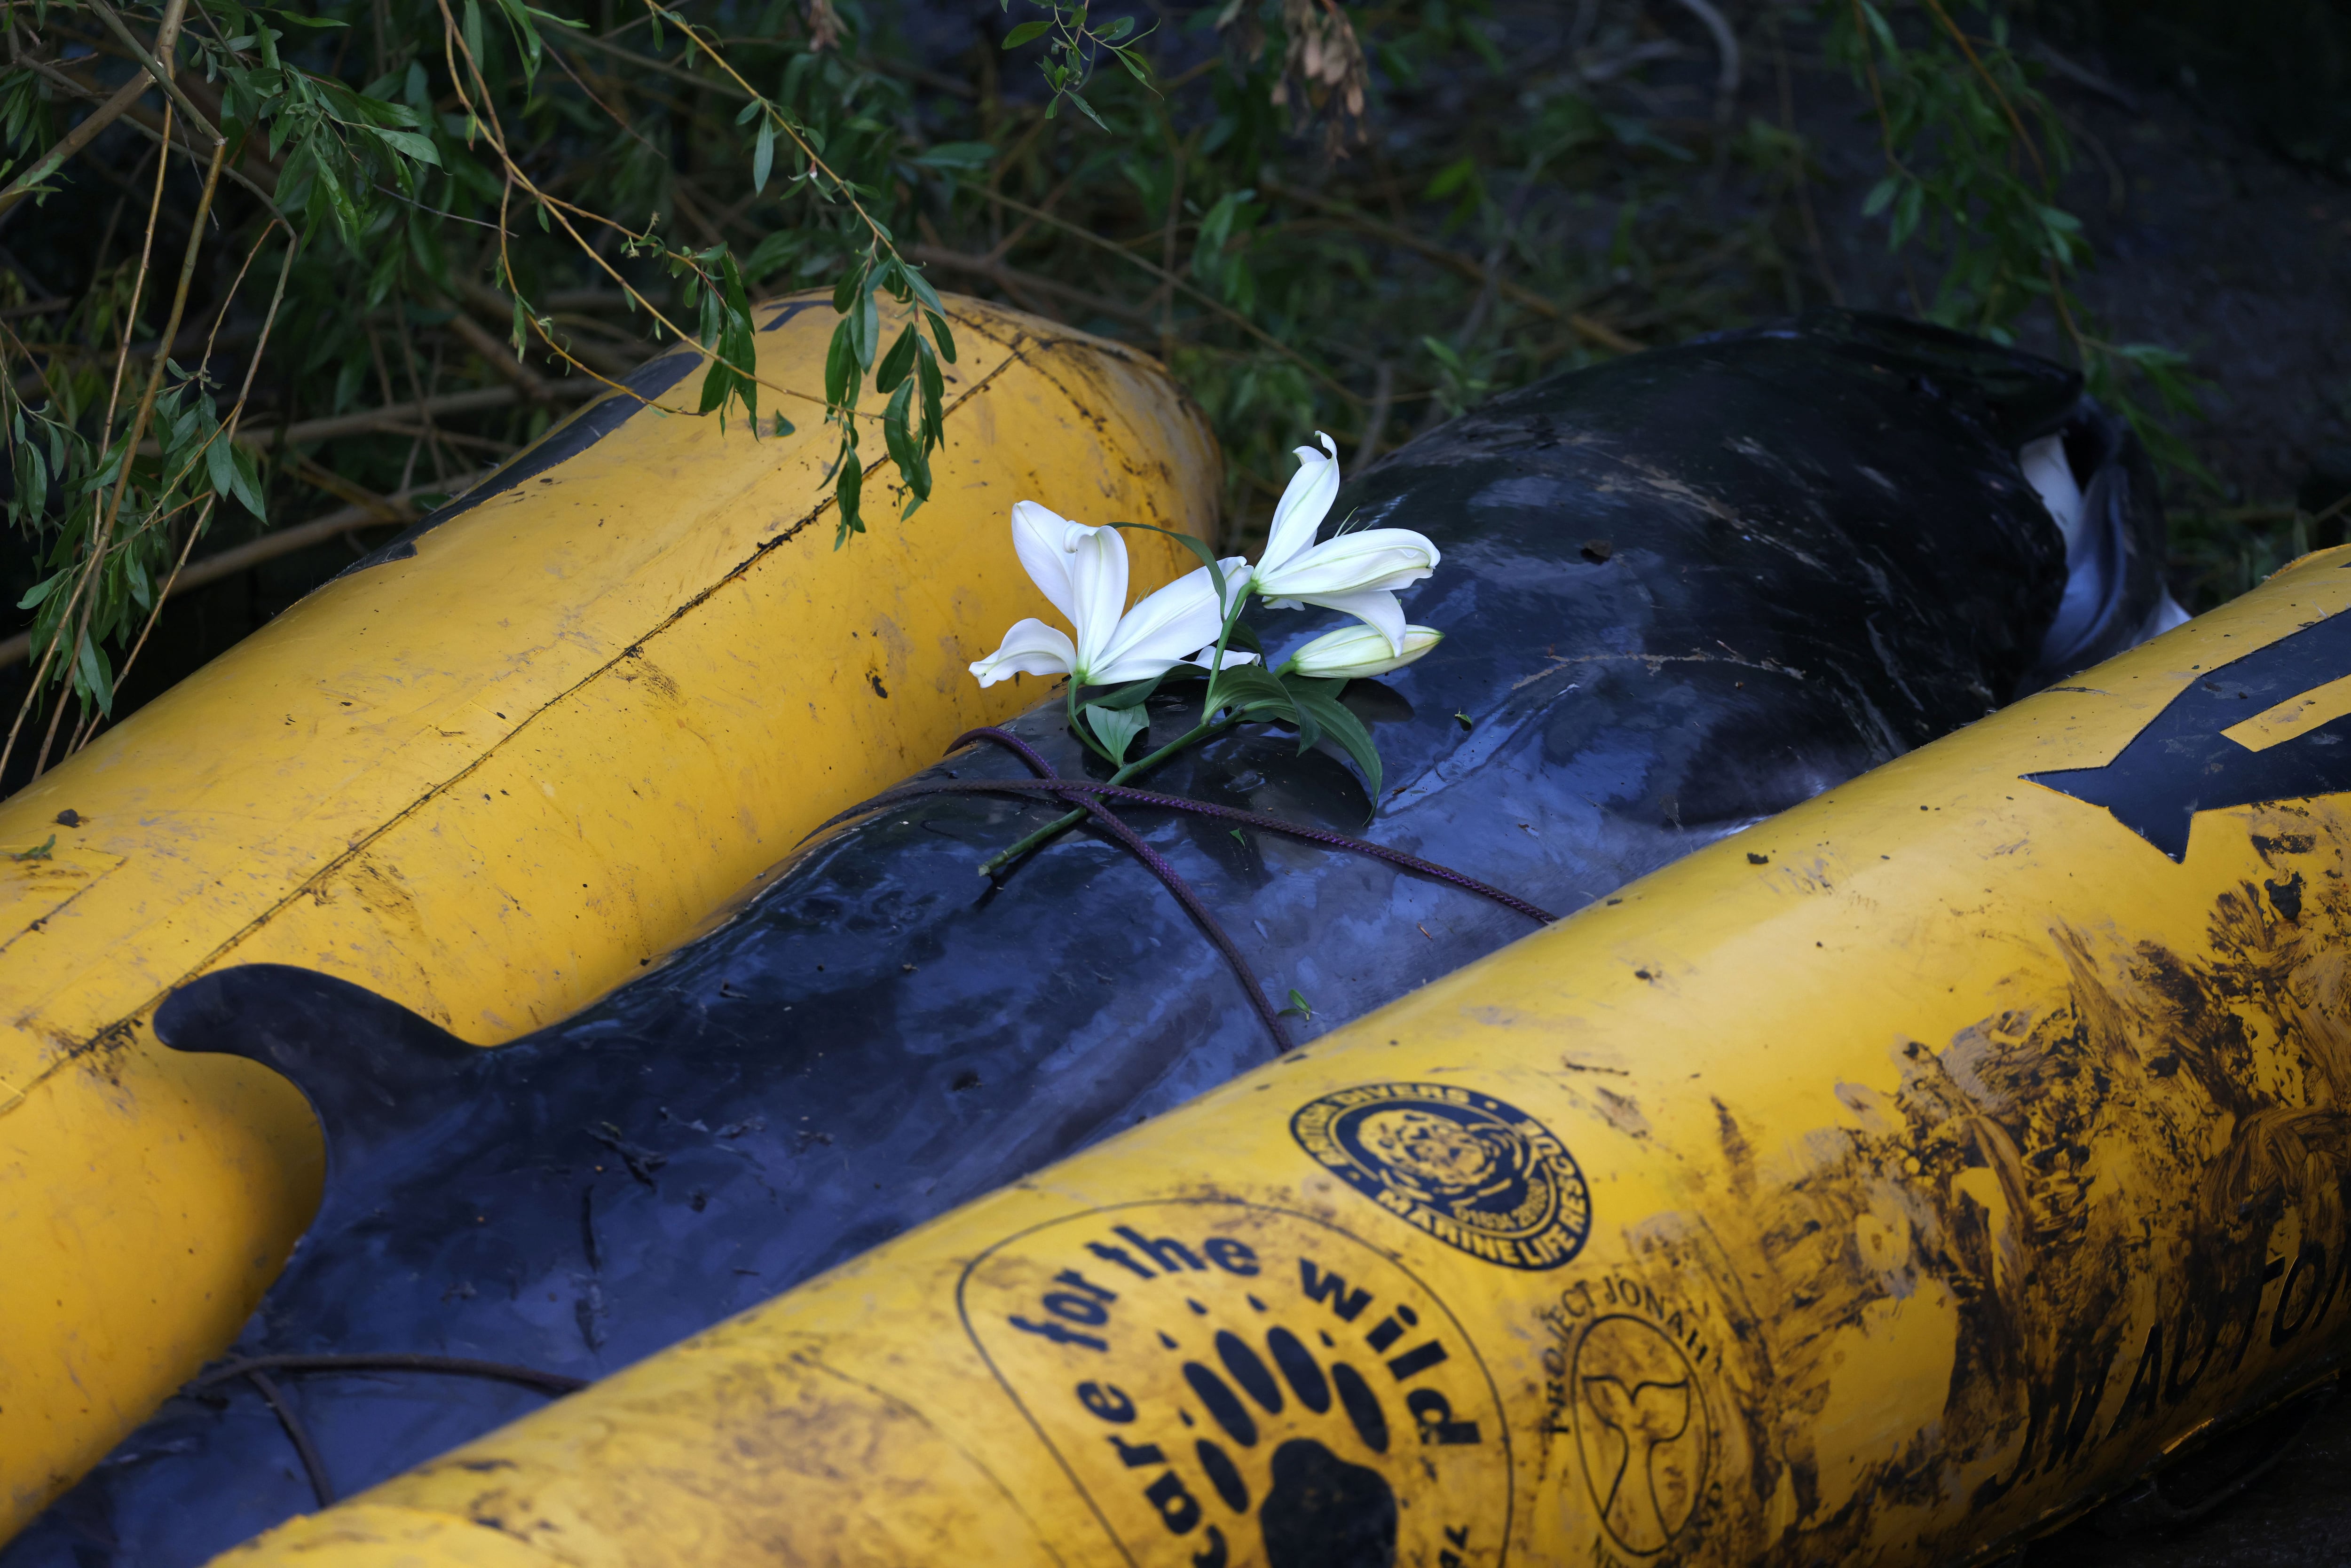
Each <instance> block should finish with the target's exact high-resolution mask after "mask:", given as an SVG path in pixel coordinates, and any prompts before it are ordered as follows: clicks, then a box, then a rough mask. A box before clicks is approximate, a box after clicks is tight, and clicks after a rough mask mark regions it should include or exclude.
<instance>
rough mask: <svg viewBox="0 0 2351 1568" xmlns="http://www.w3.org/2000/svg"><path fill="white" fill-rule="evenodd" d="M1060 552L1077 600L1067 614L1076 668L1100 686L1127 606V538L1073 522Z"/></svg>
mask: <svg viewBox="0 0 2351 1568" xmlns="http://www.w3.org/2000/svg"><path fill="white" fill-rule="evenodd" d="M1063 549H1065V550H1066V551H1067V552H1068V555H1067V559H1068V560H1069V563H1070V585H1071V592H1072V594H1073V596H1074V598H1075V603H1074V604H1073V605H1072V607H1071V610H1070V612H1069V616H1070V625H1071V628H1072V629H1074V630H1075V631H1076V632H1077V634H1078V661H1077V666H1078V669H1079V670H1080V671H1081V673H1082V674H1084V675H1085V676H1086V678H1087V680H1088V682H1089V684H1099V683H1098V680H1097V677H1098V674H1099V672H1098V671H1097V669H1096V666H1097V665H1098V664H1102V663H1103V662H1104V660H1103V655H1104V654H1105V653H1108V652H1109V651H1110V648H1111V645H1112V644H1113V643H1116V642H1117V641H1118V640H1119V615H1120V612H1122V611H1123V610H1125V608H1126V540H1125V539H1124V538H1122V537H1121V536H1120V534H1119V531H1118V530H1117V529H1116V528H1086V527H1084V526H1083V525H1082V524H1079V523H1071V525H1070V526H1069V528H1068V529H1067V531H1066V534H1065V543H1064V545H1063ZM1211 592H1212V593H1213V590H1211Z"/></svg>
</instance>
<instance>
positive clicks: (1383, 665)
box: [1282, 622, 1445, 681]
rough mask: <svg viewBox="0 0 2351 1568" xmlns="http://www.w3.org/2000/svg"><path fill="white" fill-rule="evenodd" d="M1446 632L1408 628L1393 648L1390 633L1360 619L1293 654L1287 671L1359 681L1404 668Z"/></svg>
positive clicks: (1426, 628)
mask: <svg viewBox="0 0 2351 1568" xmlns="http://www.w3.org/2000/svg"><path fill="white" fill-rule="evenodd" d="M1443 641H1445V633H1444V632H1439V631H1437V630H1436V629H1435V628H1434V627H1429V626H1407V627H1405V629H1404V639H1403V643H1402V646H1401V648H1400V649H1399V648H1395V647H1391V646H1390V645H1389V643H1388V637H1387V633H1386V632H1383V631H1381V630H1380V629H1379V628H1378V627H1376V626H1367V625H1364V624H1362V623H1360V622H1358V623H1357V624H1355V625H1353V626H1342V627H1340V628H1339V630H1337V631H1336V632H1324V633H1323V634H1322V636H1320V637H1317V638H1315V639H1314V641H1312V642H1311V643H1307V644H1306V646H1304V647H1303V648H1301V649H1299V650H1298V652H1296V653H1292V654H1290V659H1289V662H1288V663H1287V664H1283V665H1282V668H1283V670H1285V671H1286V672H1288V673H1289V674H1293V675H1305V676H1307V677H1309V678H1311V679H1314V680H1342V681H1347V680H1357V679H1361V678H1363V677H1365V676H1369V675H1384V674H1387V673H1388V672H1389V671H1390V670H1400V669H1402V668H1404V666H1405V665H1406V664H1411V663H1412V662H1413V661H1414V660H1415V659H1417V658H1419V657H1420V656H1421V655H1422V654H1423V653H1427V652H1428V651H1429V650H1430V649H1431V648H1434V647H1436V646H1437V644H1438V643H1442V642H1443Z"/></svg>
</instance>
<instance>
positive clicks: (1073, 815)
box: [979, 718, 1239, 876]
mask: <svg viewBox="0 0 2351 1568" xmlns="http://www.w3.org/2000/svg"><path fill="white" fill-rule="evenodd" d="M1238 722H1239V720H1238V719H1237V718H1228V719H1224V720H1222V721H1219V722H1213V723H1202V724H1198V725H1195V726H1194V727H1192V729H1191V730H1190V732H1189V733H1187V734H1185V735H1181V736H1178V737H1176V738H1175V739H1174V740H1171V741H1169V742H1168V743H1167V744H1166V745H1165V746H1163V747H1160V748H1159V749H1158V750H1156V751H1155V752H1153V753H1152V754H1151V755H1150V756H1148V757H1144V758H1137V759H1135V760H1134V761H1133V762H1130V763H1128V764H1127V765H1126V766H1125V767H1123V768H1120V769H1119V770H1118V771H1117V772H1115V773H1113V774H1112V775H1111V776H1110V781H1111V782H1112V783H1113V784H1123V783H1125V782H1126V781H1127V780H1128V779H1132V778H1134V776H1135V775H1136V774H1138V773H1141V772H1143V771H1144V769H1145V768H1156V767H1157V766H1158V765H1159V764H1161V763H1162V762H1165V761H1166V760H1167V759H1168V758H1171V757H1173V756H1175V754H1176V753H1177V752H1179V751H1181V750H1183V749H1184V748H1185V747H1187V746H1193V745H1196V744H1198V743H1199V742H1201V741H1203V740H1206V739H1207V738H1208V737H1210V736H1212V735H1216V734H1217V733H1219V732H1220V731H1223V730H1228V729H1230V728H1231V727H1233V726H1234V725H1235V724H1238ZM1085 819H1086V810H1085V808H1084V807H1082V806H1080V807H1078V808H1077V809H1075V810H1071V811H1070V812H1068V813H1066V814H1065V815H1062V816H1060V817H1056V818H1055V819H1054V820H1053V821H1050V822H1048V823H1046V824H1045V825H1044V826H1043V827H1041V828H1040V829H1038V830H1037V831H1035V832H1033V833H1030V834H1029V836H1028V837H1027V838H1025V839H1022V840H1021V841H1019V842H1018V843H1016V844H1014V845H1012V846H1011V847H1010V848H1008V849H1003V850H998V852H996V853H994V854H992V855H990V856H988V857H987V859H986V860H984V861H982V862H979V874H980V875H982V876H994V875H995V874H996V873H998V872H999V871H1001V870H1003V869H1004V868H1005V867H1006V866H1008V865H1009V864H1011V863H1012V862H1014V861H1017V860H1019V858H1020V857H1021V856H1022V855H1025V854H1027V853H1028V852H1029V851H1030V850H1033V849H1035V848H1036V847H1037V846H1038V845H1039V844H1041V843H1043V842H1044V841H1046V840H1048V839H1050V838H1051V837H1052V836H1053V835H1054V834H1056V833H1059V832H1062V831H1066V830H1068V829H1071V828H1073V827H1076V826H1077V825H1078V824H1079V823H1080V822H1082V821H1085Z"/></svg>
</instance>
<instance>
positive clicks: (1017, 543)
mask: <svg viewBox="0 0 2351 1568" xmlns="http://www.w3.org/2000/svg"><path fill="white" fill-rule="evenodd" d="M1076 526H1077V525H1076V524H1074V523H1072V522H1071V521H1070V519H1069V518H1067V517H1062V516H1061V515H1060V514H1059V513H1057V512H1054V511H1052V510H1050V509H1049V508H1047V507H1040V506H1039V505H1038V504H1037V503H1036V502H1034V501H1015V502H1014V503H1012V550H1013V553H1014V554H1015V555H1017V556H1019V558H1020V565H1021V568H1022V570H1025V571H1027V572H1028V573H1029V580H1030V581H1032V582H1034V583H1035V584H1036V585H1037V587H1038V589H1039V590H1040V591H1041V592H1043V594H1044V595H1045V598H1046V600H1047V601H1049V602H1050V604H1051V605H1052V606H1053V608H1054V609H1056V610H1058V611H1060V612H1061V618H1062V619H1063V620H1065V621H1067V622H1070V624H1071V625H1072V626H1074V625H1076V624H1077V622H1078V592H1077V585H1076V584H1075V583H1073V582H1072V581H1071V580H1070V567H1071V560H1070V551H1069V534H1070V530H1071V528H1075V527H1076Z"/></svg>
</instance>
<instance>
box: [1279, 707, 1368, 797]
mask: <svg viewBox="0 0 2351 1568" xmlns="http://www.w3.org/2000/svg"><path fill="white" fill-rule="evenodd" d="M1337 684H1338V683H1337V682H1306V681H1293V682H1292V683H1291V684H1290V700H1291V702H1292V703H1293V704H1295V705H1296V707H1297V710H1298V714H1299V716H1300V718H1301V721H1302V720H1305V719H1310V718H1311V719H1312V720H1313V721H1314V723H1315V725H1316V726H1317V727H1319V728H1320V729H1321V731H1322V737H1327V738H1329V739H1331V740H1333V741H1336V742H1337V743H1338V744H1339V747H1340V749H1342V750H1343V751H1344V752H1346V754H1347V755H1348V756H1349V757H1350V758H1353V759H1354V763H1355V766H1356V767H1357V768H1362V769H1363V772H1364V784H1365V785H1366V786H1367V787H1368V788H1369V789H1371V792H1372V805H1373V808H1374V810H1377V808H1378V806H1379V800H1380V784H1381V780H1382V776H1381V772H1380V751H1379V747H1376V746H1374V745H1373V744H1372V735H1371V731H1369V730H1367V729H1365V728H1364V723H1363V720H1361V719H1359V718H1357V717H1356V716H1354V715H1353V714H1352V713H1349V712H1348V711H1347V709H1346V707H1345V706H1343V704H1341V703H1340V701H1339V699H1338V698H1337V697H1336V696H1335V695H1332V693H1330V692H1329V691H1327V690H1318V689H1311V688H1315V687H1324V686H1329V685H1337ZM1299 738H1300V739H1301V740H1304V739H1305V725H1304V724H1303V723H1302V722H1301V725H1300V727H1299ZM1309 744H1311V743H1309ZM1299 749H1300V750H1301V751H1302V750H1304V749H1306V747H1304V746H1301V747H1300V748H1299Z"/></svg>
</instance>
